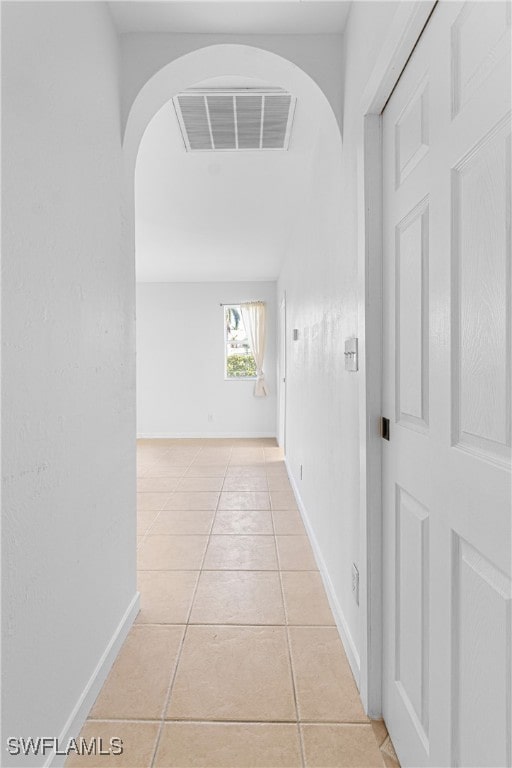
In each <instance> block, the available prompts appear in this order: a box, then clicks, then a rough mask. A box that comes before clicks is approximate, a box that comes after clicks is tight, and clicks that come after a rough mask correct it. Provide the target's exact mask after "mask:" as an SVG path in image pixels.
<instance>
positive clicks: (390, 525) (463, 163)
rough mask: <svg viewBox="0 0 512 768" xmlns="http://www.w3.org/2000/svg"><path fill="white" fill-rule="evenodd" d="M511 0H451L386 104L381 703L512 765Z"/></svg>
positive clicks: (417, 731) (418, 753)
mask: <svg viewBox="0 0 512 768" xmlns="http://www.w3.org/2000/svg"><path fill="white" fill-rule="evenodd" d="M510 126H511V122H510V5H509V4H508V3H504V2H503V3H502V2H468V3H461V2H443V1H442V0H441V2H440V3H439V4H438V5H437V6H436V8H435V10H434V12H433V14H432V17H431V19H430V21H429V23H428V25H427V27H426V29H425V30H424V33H423V35H422V37H421V39H420V41H419V42H418V45H417V47H416V49H415V51H414V53H413V55H412V57H411V59H410V61H409V63H408V64H407V66H406V68H405V70H404V72H403V73H402V76H401V78H400V80H399V82H398V84H397V87H396V89H395V91H394V92H393V94H392V96H391V98H390V100H389V102H388V104H387V106H386V109H385V111H384V113H383V159H384V278H383V306H384V313H383V339H384V355H383V356H384V380H383V403H384V407H383V415H384V416H386V417H388V418H389V419H390V440H389V442H387V441H384V440H383V514H384V528H383V530H384V664H383V669H384V672H383V710H384V717H385V719H386V722H387V725H388V728H389V731H390V734H391V737H392V739H393V742H394V744H395V747H396V749H397V753H398V756H399V758H400V760H401V764H402V765H403V766H464V767H466V766H480V768H488V767H490V766H500V767H501V766H509V767H510V766H511V765H512V742H511V728H512V625H511V622H512V580H511V570H512V569H511V554H512V549H511V517H512V507H511V374H512V371H511V362H512V361H511V263H510V262H511V241H510V217H511V214H510V201H511V196H510V181H511V165H510V163H511V157H510V146H511V143H510V142H511V133H510V130H511V129H510Z"/></svg>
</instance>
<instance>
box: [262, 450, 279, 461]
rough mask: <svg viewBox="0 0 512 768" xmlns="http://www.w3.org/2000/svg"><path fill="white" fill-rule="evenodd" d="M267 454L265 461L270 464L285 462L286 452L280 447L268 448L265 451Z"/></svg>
mask: <svg viewBox="0 0 512 768" xmlns="http://www.w3.org/2000/svg"><path fill="white" fill-rule="evenodd" d="M263 452H264V454H265V461H269V462H283V461H284V451H283V449H282V448H279V446H272V447H266V448H264V449H263Z"/></svg>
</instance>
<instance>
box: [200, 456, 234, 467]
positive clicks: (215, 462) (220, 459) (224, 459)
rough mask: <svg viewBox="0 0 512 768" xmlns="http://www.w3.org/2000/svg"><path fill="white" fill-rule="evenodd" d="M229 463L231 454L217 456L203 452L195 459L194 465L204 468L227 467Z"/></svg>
mask: <svg viewBox="0 0 512 768" xmlns="http://www.w3.org/2000/svg"><path fill="white" fill-rule="evenodd" d="M228 462H229V452H228V453H223V454H219V455H217V454H216V453H215V452H213V453H203V452H201V453H200V454H199V455H198V456H196V458H195V459H194V462H193V463H194V464H202V465H203V466H219V467H221V466H222V467H225V466H227V464H228Z"/></svg>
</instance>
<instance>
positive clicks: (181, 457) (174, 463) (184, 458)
mask: <svg viewBox="0 0 512 768" xmlns="http://www.w3.org/2000/svg"><path fill="white" fill-rule="evenodd" d="M193 460H194V457H193V456H188V455H187V454H180V453H173V454H172V455H170V454H169V455H168V456H166V457H165V459H160V460H159V461H158V462H157V464H158V467H159V468H160V469H165V467H189V466H190V465H191V463H192V461H193Z"/></svg>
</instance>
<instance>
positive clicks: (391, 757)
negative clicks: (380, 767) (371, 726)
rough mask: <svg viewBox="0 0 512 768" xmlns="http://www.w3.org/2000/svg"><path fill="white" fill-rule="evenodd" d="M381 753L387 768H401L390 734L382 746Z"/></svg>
mask: <svg viewBox="0 0 512 768" xmlns="http://www.w3.org/2000/svg"><path fill="white" fill-rule="evenodd" d="M380 752H381V755H382V758H383V760H384V763H385V764H386V766H387V768H400V763H399V761H398V755H397V754H396V752H395V747H394V745H393V742H392V741H391V737H390V736H389V734H388V736H386V738H385V739H384V742H383V743H382V744H381V746H380Z"/></svg>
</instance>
